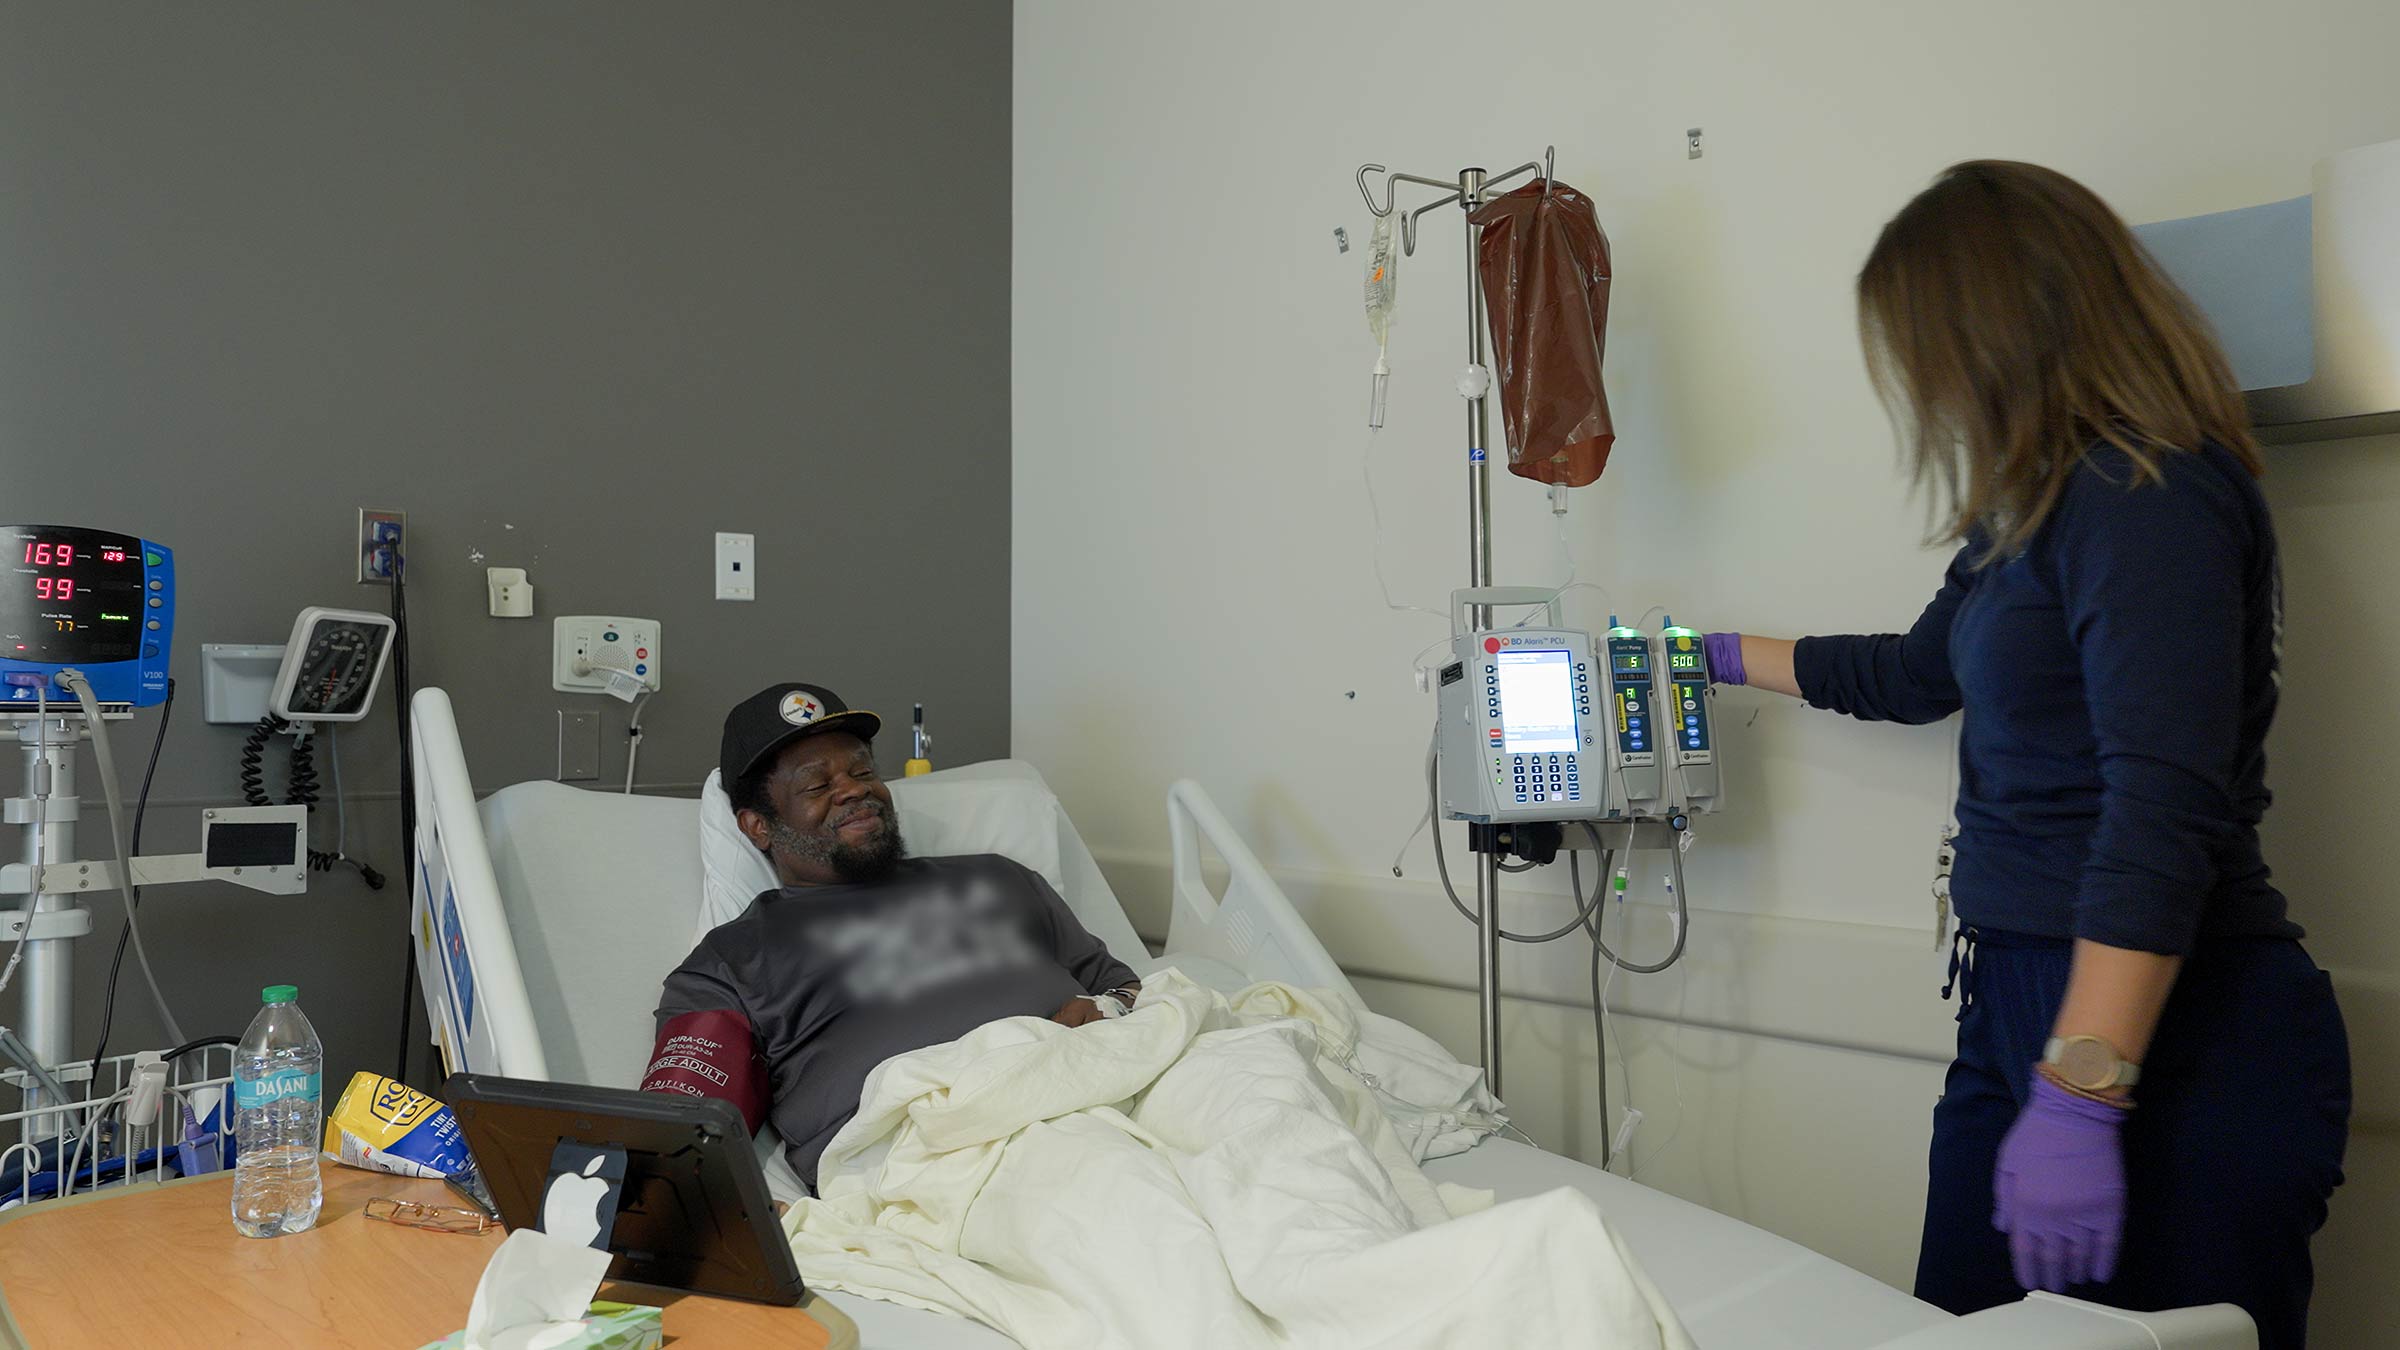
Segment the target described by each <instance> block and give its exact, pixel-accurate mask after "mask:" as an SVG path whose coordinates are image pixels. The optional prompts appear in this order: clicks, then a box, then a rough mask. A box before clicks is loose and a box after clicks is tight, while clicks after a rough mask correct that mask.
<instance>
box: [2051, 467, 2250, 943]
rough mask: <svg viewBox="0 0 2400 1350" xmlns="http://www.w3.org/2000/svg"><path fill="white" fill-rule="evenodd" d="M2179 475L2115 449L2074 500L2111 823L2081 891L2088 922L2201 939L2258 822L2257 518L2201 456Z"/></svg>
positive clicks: (2074, 598)
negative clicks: (2132, 467) (2140, 470)
mask: <svg viewBox="0 0 2400 1350" xmlns="http://www.w3.org/2000/svg"><path fill="white" fill-rule="evenodd" d="M2162 468H2163V471H2164V474H2165V481H2164V482H2163V483H2140V484H2138V485H2136V486H2126V482H2127V481H2128V480H2129V479H2131V478H2132V477H2133V475H2132V474H2131V473H2130V471H2129V470H2128V469H2126V468H2125V467H2123V466H2122V461H2121V460H2117V459H2115V457H2113V456H2112V457H2110V458H2108V459H2103V460H2101V461H2099V462H2098V463H2097V464H2096V465H2093V466H2087V467H2086V468H2085V470H2084V471H2083V472H2081V473H2079V474H2077V475H2076V481H2075V483H2074V484H2073V485H2072V486H2071V487H2070V488H2069V489H2068V491H2067V493H2066V494H2065V496H2064V497H2063V499H2062V500H2061V502H2060V505H2059V515H2058V553H2057V558H2058V571H2059V593H2060V594H2061V595H2062V596H2063V597H2064V598H2065V602H2066V618H2067V635H2068V637H2069V639H2070V640H2071V641H2073V643H2074V644H2075V652H2076V659H2077V663H2078V664H2079V665H2080V666H2081V668H2082V672H2083V685H2084V698H2085V700H2086V703H2087V704H2088V706H2089V708H2090V711H2091V719H2092V740H2093V745H2094V747H2095V749H2096V750H2097V751H2098V753H2099V759H2100V821H2099V825H2098V827H2097V828H2096V829H2095V830H2094V831H2093V832H2092V843H2091V851H2090V852H2089V853H2088V854H2087V855H2086V857H2085V861H2084V866H2083V873H2082V877H2081V881H2080V885H2079V888H2078V891H2077V894H2076V897H2075V935H2076V936H2077V937H2083V938H2090V939H2092V940H2093V941H2095V942H2102V943H2106V944H2107V945H2109V946H2112V947H2126V948H2132V949H2135V950H2138V951H2149V952H2159V953H2164V954H2167V955H2179V954H2181V953H2183V952H2186V951H2189V950H2190V949H2191V946H2192V943H2193V941H2194V940H2195V937H2196V935H2197V934H2198V931H2199V927H2200V919H2201V914H2202V911H2203V910H2204V909H2205V908H2206V906H2207V903H2208V899H2209V896H2210V895H2211V893H2212V892H2213V890H2214V888H2215V886H2216V883H2217V879H2218V859H2219V857H2221V856H2223V855H2224V854H2225V853H2226V852H2228V851H2230V850H2231V849H2233V848H2234V846H2235V845H2236V844H2237V843H2238V842H2239V840H2240V838H2241V836H2242V835H2243V833H2244V832H2245V831H2246V830H2247V829H2248V828H2249V821H2248V820H2247V819H2246V818H2245V816H2244V813H2243V809H2242V806H2241V803H2240V801H2239V794H2238V793H2237V791H2236V788H2235V781H2234V780H2235V776H2236V774H2237V773H2238V772H2239V766H2240V764H2241V761H2242V753H2241V750H2242V726H2243V701H2244V679H2245V675H2244V665H2243V659H2242V651H2243V637H2244V632H2245V629H2244V625H2245V624H2246V623H2250V622H2260V621H2262V620H2260V619H2259V618H2258V616H2255V615H2253V614H2251V613H2250V610H2251V608H2252V607H2251V606H2250V605H2249V604H2248V603H2247V601H2246V599H2245V589H2246V586H2245V568H2246V567H2247V566H2248V563H2249V560H2250V558H2251V557H2252V556H2253V554H2254V549H2255V539H2254V527H2253V526H2252V525H2251V524H2250V523H2249V521H2248V520H2247V519H2246V517H2245V516H2244V514H2243V512H2242V509H2241V506H2240V504H2239V500H2238V497H2237V495H2236V494H2235V492H2234V491H2233V490H2231V489H2230V488H2229V487H2227V485H2226V484H2225V483H2224V482H2223V481H2222V480H2221V479H2219V478H2218V477H2217V476H2215V475H2213V474H2212V473H2211V472H2210V471H2209V468H2208V466H2207V465H2206V464H2205V463H2203V462H2201V461H2200V459H2199V457H2198V456H2197V455H2184V456H2177V457H2174V458H2173V459H2171V460H2170V461H2169V462H2168V463H2167V464H2166V465H2164V466H2162Z"/></svg>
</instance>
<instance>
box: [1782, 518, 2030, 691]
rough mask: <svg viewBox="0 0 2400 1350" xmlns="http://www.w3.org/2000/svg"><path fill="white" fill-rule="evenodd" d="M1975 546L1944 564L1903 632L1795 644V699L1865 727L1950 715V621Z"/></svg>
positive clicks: (1968, 583)
mask: <svg viewBox="0 0 2400 1350" xmlns="http://www.w3.org/2000/svg"><path fill="white" fill-rule="evenodd" d="M1982 547H1983V546H1982V544H1981V543H1979V542H1977V541H1972V540H1970V541H1969V542H1968V544H1967V546H1966V547H1965V548H1962V549H1960V550H1959V551H1958V556H1957V557H1955V558H1953V559H1951V560H1950V570H1949V572H1948V573H1947V574H1946V575H1945V576H1944V577H1943V578H1942V589H1941V590H1940V591H1938V592H1936V593H1935V595H1934V597H1933V601H1932V603H1930V604H1928V605H1926V606H1925V612H1924V613H1922V614H1920V615H1918V616H1917V622H1916V624H1915V626H1913V627H1911V628H1910V629H1909V630H1908V631H1907V632H1905V633H1862V634H1846V635H1842V636H1838V637H1807V638H1802V639H1800V641H1799V644H1798V645H1797V646H1796V647H1795V648H1794V649H1793V651H1792V672H1793V674H1794V675H1795V676H1797V677H1798V679H1799V683H1800V696H1801V697H1802V698H1805V699H1807V700H1808V702H1809V705H1810V706H1811V707H1817V708H1825V709H1828V710H1830V711H1833V712H1838V713H1847V714H1849V715H1850V716H1852V717H1856V718H1858V719H1860V720H1862V721H1867V722H1906V723H1909V724H1911V725H1915V724H1921V723H1925V722H1939V721H1941V720H1942V719H1943V718H1945V717H1948V716H1949V715H1950V714H1952V713H1954V712H1957V711H1958V709H1959V694H1958V680H1957V677H1956V676H1954V675H1953V674H1952V673H1951V670H1950V621H1951V619H1952V618H1953V617H1955V616H1956V615H1957V613H1958V606H1959V602H1960V601H1962V600H1964V599H1966V596H1967V592H1968V591H1969V590H1970V589H1972V588H1973V586H1974V584H1975V583H1974V566H1975V555H1976V554H1977V553H1979V552H1980V551H1981V550H1982Z"/></svg>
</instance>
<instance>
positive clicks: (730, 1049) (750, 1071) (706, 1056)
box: [642, 1009, 767, 1134]
mask: <svg viewBox="0 0 2400 1350" xmlns="http://www.w3.org/2000/svg"><path fill="white" fill-rule="evenodd" d="M753 1039H754V1038H753V1036H752V1034H751V1031H750V1019H749V1018H747V1017H744V1016H743V1015H742V1014H740V1013H738V1012H730V1011H726V1010H723V1009H711V1010H708V1011H703V1012H687V1013H678V1014H676V1015H675V1016H673V1017H670V1018H668V1019H667V1020H666V1021H665V1022H663V1023H661V1024H660V1025H659V1028H658V1043H657V1045H655V1046H653V1047H652V1048H651V1051H650V1067H649V1068H647V1069H644V1070H642V1091H644V1092H680V1093H683V1094H685V1095H686V1096H692V1097H718V1098H722V1099H724V1100H725V1101H729V1102H732V1103H733V1104H734V1105H735V1106H737V1107H739V1108H741V1112H742V1123H743V1124H745V1125H747V1126H749V1127H750V1130H751V1132H752V1133H753V1134H755V1133H757V1131H758V1127H759V1123H760V1122H762V1121H764V1120H765V1119H766V1118H767V1072H766V1066H765V1064H764V1063H763V1062H761V1060H760V1058H759V1054H758V1051H757V1049H756V1047H755V1045H754V1044H753Z"/></svg>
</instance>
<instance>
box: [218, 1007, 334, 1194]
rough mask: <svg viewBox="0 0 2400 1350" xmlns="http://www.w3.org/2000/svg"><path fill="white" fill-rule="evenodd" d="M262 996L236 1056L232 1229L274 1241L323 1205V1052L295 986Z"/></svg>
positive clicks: (234, 1075)
mask: <svg viewBox="0 0 2400 1350" xmlns="http://www.w3.org/2000/svg"><path fill="white" fill-rule="evenodd" d="M259 998H260V1001H261V1002H263V1003H264V1004H265V1005H266V1006H265V1007H262V1008H260V1009H259V1010H258V1016H256V1017H254V1018H252V1019H250V1029H249V1030H248V1031H245V1032H243V1033H242V1043H241V1045H240V1046H239V1047H238V1048H236V1049H235V1050H234V1052H233V1103H234V1112H235V1115H234V1145H235V1147H236V1149H237V1150H238V1152H237V1153H236V1156H235V1160H234V1165H233V1226H234V1228H235V1229H237V1230H238V1231H239V1232H240V1233H241V1234H242V1236H244V1237H275V1236H278V1235H280V1234H283V1233H299V1232H305V1231H307V1230H308V1229H309V1228H311V1227H313V1226H314V1225H315V1224H316V1222H317V1208H318V1206H320V1205H322V1204H324V1203H325V1186H324V1181H323V1179H322V1178H321V1177H320V1176H319V1175H318V1173H317V1150H318V1147H319V1145H320V1141H321V1139H322V1137H323V1115H322V1102H323V1091H324V1081H325V1079H324V1070H325V1047H324V1045H323V1043H321V1042H319V1041H318V1040H317V1033H316V1029H315V1028H314V1027H311V1026H310V1025H309V1024H308V1018H307V1016H306V1015H305V1014H303V1013H302V1012H301V1011H300V1002H299V999H300V990H299V989H298V988H297V987H295V986H293V985H288V984H276V985H269V986H268V987H267V988H265V989H263V990H261V991H260V993H259Z"/></svg>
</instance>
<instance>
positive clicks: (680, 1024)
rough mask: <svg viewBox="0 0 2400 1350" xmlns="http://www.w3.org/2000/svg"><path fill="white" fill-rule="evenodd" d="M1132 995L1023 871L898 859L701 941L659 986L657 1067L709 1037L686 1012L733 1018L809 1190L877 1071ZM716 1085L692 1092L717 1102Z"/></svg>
mask: <svg viewBox="0 0 2400 1350" xmlns="http://www.w3.org/2000/svg"><path fill="white" fill-rule="evenodd" d="M1133 982H1134V974H1133V971H1132V970H1131V969H1129V968H1128V967H1127V966H1126V965H1125V964H1124V963H1123V962H1122V961H1119V960H1117V959H1116V958H1115V957H1114V956H1111V955H1110V954H1109V951H1108V948H1107V947H1106V946H1105V945H1103V944H1102V943H1101V941H1100V940H1099V939H1098V938H1095V937H1093V936H1092V935H1091V934H1090V933H1088V932H1086V931H1084V927H1083V925H1082V924H1080V923H1078V922H1076V920H1075V915H1074V913H1073V912H1072V911H1070V910H1069V909H1068V908H1067V906H1066V902H1065V901H1063V900H1061V899H1060V898H1059V897H1058V893H1057V892H1056V891H1053V890H1052V889H1050V884H1049V883H1048V882H1046V881H1044V880H1042V878H1041V876H1040V875H1039V874H1038V873H1035V872H1034V871H1032V870H1031V869H1029V868H1026V867H1024V866H1022V865H1020V864H1018V863H1015V862H1012V861H1010V860H1009V859H1007V858H1002V857H999V856H997V855H994V854H979V855H976V856H972V857H960V858H910V859H906V860H903V861H902V862H901V863H900V865H899V866H898V867H897V868H895V869H894V870H893V871H892V873H891V875H889V876H887V877H885V878H883V879H882V880H880V881H875V882H870V883H867V884H864V885H834V886H795V887H787V888H785V889H783V890H778V891H768V892H766V893H764V894H762V895H760V896H759V897H758V899H756V900H754V901H752V902H751V904H750V908H748V909H746V910H744V911H742V914H741V916H740V917H738V918H736V919H734V920H733V921H732V922H730V923H726V924H723V925H720V926H719V927H717V928H714V929H711V930H710V931H709V933H708V936H706V937H704V938H702V939H701V940H700V945H699V946H698V947H696V948H694V949H693V951H692V954H691V955H690V956H687V957H685V958H684V961H683V964H682V965H680V966H677V967H676V968H675V970H674V972H673V973H672V974H670V975H668V976H667V979H666V986H665V989H664V990H663V991H662V993H661V995H660V998H659V1004H658V1027H659V1032H660V1037H659V1041H660V1047H661V1050H660V1054H661V1055H662V1057H663V1056H666V1055H668V1054H670V1053H671V1052H670V1049H669V1047H670V1045H675V1046H678V1047H680V1048H688V1046H689V1045H690V1044H691V1043H692V1042H691V1038H690V1037H678V1036H674V1035H671V1034H670V1033H671V1031H673V1030H677V1029H684V1030H688V1029H689V1028H691V1027H693V1026H694V1025H695V1024H698V1025H702V1026H705V1025H706V1023H707V1021H708V1019H706V1018H699V1019H694V1018H692V1017H690V1016H689V1015H690V1014H695V1013H703V1014H705V1013H712V1012H713V1013H739V1014H740V1015H741V1016H742V1017H743V1018H744V1019H746V1020H747V1022H748V1023H749V1032H750V1037H751V1044H750V1047H749V1049H750V1051H751V1054H752V1056H754V1060H753V1062H754V1063H756V1064H758V1065H761V1066H763V1070H764V1074H765V1077H766V1084H765V1087H766V1089H767V1092H766V1096H767V1099H768V1101H769V1103H770V1105H769V1107H768V1111H767V1114H768V1117H769V1118H770V1119H772V1120H773V1121H774V1122H775V1129H776V1131H777V1132H778V1133H780V1134H782V1136H783V1138H784V1144H785V1156H786V1157H787V1158H788V1159H789V1160H790V1162H791V1164H792V1170H793V1171H794V1172H797V1173H798V1174H799V1176H800V1178H801V1180H802V1181H804V1182H806V1183H807V1184H808V1185H809V1187H810V1188H811V1189H812V1190H813V1189H814V1188H815V1186H816V1172H817V1158H818V1156H819V1155H820V1154H822V1153H823V1152H824V1151H825V1146H826V1145H827V1144H828V1143H830V1142H832V1140H833V1136H834V1134H835V1132H836V1131H838V1130H840V1129H841V1127H842V1126H843V1125H844V1124H845V1123H847V1122H848V1121H849V1119H850V1117H851V1116H853V1115H855V1114H857V1111H858V1094H859V1089H860V1088H861V1087H863V1086H864V1085H865V1083H866V1078H867V1072H868V1071H869V1070H870V1069H873V1068H874V1067H875V1066H876V1065H877V1064H880V1063H882V1062H883V1061H884V1060H886V1059H889V1058H891V1057H892V1056H894V1055H898V1054H905V1053H906V1052H908V1051H911V1050H919V1049H923V1048H924V1047H926V1046H928V1045H938V1044H940V1043H941V1042H943V1041H948V1040H955V1039H956V1038H958V1037H960V1036H963V1035H965V1034H966V1033H968V1032H970V1031H973V1030H974V1029H975V1028H977V1027H979V1026H982V1025H983V1024H985V1023H986V1022H992V1021H997V1020H998V1019H1000V1018H1003V1017H1018V1016H1033V1017H1048V1016H1049V1015H1050V1014H1051V1013H1054V1012H1056V1011H1058V1009H1059V1008H1060V1006H1061V1005H1063V1004H1065V1003H1066V1002H1067V1001H1068V1000H1069V999H1072V998H1074V997H1076V996H1077V995H1079V994H1100V993H1106V992H1108V991H1110V990H1113V989H1121V988H1124V987H1125V986H1127V985H1130V984H1132V983H1133ZM679 1019H680V1020H679ZM671 1023H673V1024H675V1026H674V1027H673V1028H671V1027H670V1024H671ZM662 1062H663V1060H662ZM693 1067H701V1066H693ZM653 1072H654V1073H655V1072H656V1066H655V1065H654V1069H653ZM733 1073H734V1076H735V1077H736V1078H737V1080H738V1078H739V1077H740V1070H739V1069H738V1068H737V1069H734V1070H733ZM684 1076H685V1077H686V1078H687V1079H689V1078H690V1075H684ZM716 1077H717V1075H715V1074H711V1075H709V1078H710V1082H708V1083H703V1084H701V1085H700V1087H699V1089H698V1090H701V1091H704V1092H707V1093H708V1094H709V1095H719V1094H718V1089H719V1088H720V1087H721V1086H722V1085H721V1084H716V1083H715V1081H714V1080H715V1079H716ZM646 1086H647V1084H646ZM739 1086H740V1085H739V1084H738V1083H737V1085H736V1093H738V1090H739ZM677 1090H686V1091H690V1090H694V1089H692V1088H689V1087H685V1088H681V1089H677ZM728 1095H735V1094H728ZM736 1100H739V1096H738V1095H736Z"/></svg>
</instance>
